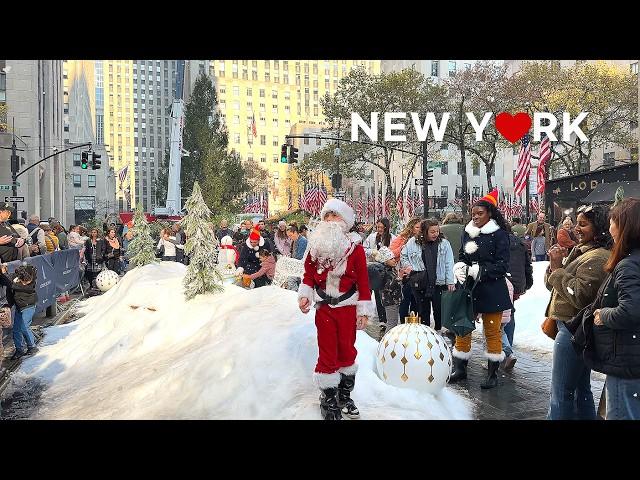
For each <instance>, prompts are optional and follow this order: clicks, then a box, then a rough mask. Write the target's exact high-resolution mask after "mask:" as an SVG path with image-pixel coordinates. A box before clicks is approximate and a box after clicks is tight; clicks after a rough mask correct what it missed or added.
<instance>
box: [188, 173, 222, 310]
mask: <svg viewBox="0 0 640 480" xmlns="http://www.w3.org/2000/svg"><path fill="white" fill-rule="evenodd" d="M185 208H186V209H187V212H189V213H188V214H187V215H186V216H185V217H184V218H183V219H182V226H183V228H184V231H185V233H186V234H187V242H186V244H185V246H184V253H185V255H190V259H191V260H190V263H189V268H187V274H186V275H185V277H184V280H183V282H182V284H183V285H184V294H185V297H186V298H187V300H191V299H192V298H194V297H195V296H196V295H199V294H201V293H217V292H220V291H222V290H223V289H224V288H223V286H222V276H221V275H220V273H219V272H218V270H216V267H217V264H216V262H217V260H218V248H217V247H218V241H217V240H216V238H215V236H214V234H213V232H212V231H211V229H210V228H209V223H210V222H211V210H209V207H207V205H206V203H205V202H204V199H203V198H202V192H201V191H200V185H198V182H195V183H194V185H193V191H192V193H191V196H190V197H189V200H187V203H186V205H185Z"/></svg>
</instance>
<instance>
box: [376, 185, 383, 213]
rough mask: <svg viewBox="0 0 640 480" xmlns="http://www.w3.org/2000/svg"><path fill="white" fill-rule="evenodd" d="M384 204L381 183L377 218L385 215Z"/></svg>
mask: <svg viewBox="0 0 640 480" xmlns="http://www.w3.org/2000/svg"><path fill="white" fill-rule="evenodd" d="M383 212H384V206H383V200H382V185H380V190H378V207H377V208H376V220H378V219H379V218H381V217H382V216H383V215H384V213H383Z"/></svg>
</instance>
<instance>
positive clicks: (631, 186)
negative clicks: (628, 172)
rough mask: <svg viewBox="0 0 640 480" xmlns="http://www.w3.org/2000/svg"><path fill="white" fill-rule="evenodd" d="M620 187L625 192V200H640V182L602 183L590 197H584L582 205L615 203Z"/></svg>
mask: <svg viewBox="0 0 640 480" xmlns="http://www.w3.org/2000/svg"><path fill="white" fill-rule="evenodd" d="M618 187H622V189H623V190H624V198H627V197H636V198H640V182H638V181H633V182H631V181H630V182H614V183H601V184H600V185H598V186H597V187H596V188H594V189H593V190H592V191H591V193H590V194H589V195H587V196H586V197H584V198H583V199H582V200H581V201H580V203H613V200H614V196H615V194H616V190H617V189H618Z"/></svg>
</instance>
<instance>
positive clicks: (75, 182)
mask: <svg viewBox="0 0 640 480" xmlns="http://www.w3.org/2000/svg"><path fill="white" fill-rule="evenodd" d="M73 186H74V187H82V177H81V176H80V175H77V174H74V175H73Z"/></svg>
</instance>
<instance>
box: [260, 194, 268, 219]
mask: <svg viewBox="0 0 640 480" xmlns="http://www.w3.org/2000/svg"><path fill="white" fill-rule="evenodd" d="M260 213H262V214H263V215H264V216H265V217H268V216H269V192H265V193H264V194H263V195H262V203H261V205H260Z"/></svg>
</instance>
